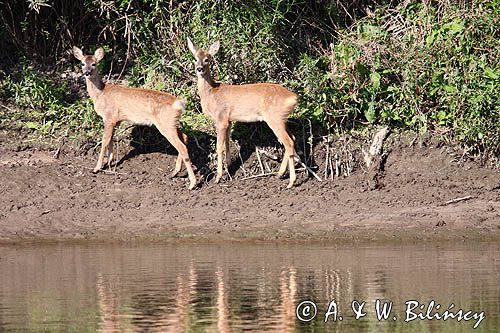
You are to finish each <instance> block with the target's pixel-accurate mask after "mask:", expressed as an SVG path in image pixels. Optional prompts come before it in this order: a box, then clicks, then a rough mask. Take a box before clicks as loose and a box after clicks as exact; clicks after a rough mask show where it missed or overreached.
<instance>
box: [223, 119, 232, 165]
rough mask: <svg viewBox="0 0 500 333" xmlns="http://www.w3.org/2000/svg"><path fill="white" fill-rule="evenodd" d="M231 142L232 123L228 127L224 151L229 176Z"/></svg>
mask: <svg viewBox="0 0 500 333" xmlns="http://www.w3.org/2000/svg"><path fill="white" fill-rule="evenodd" d="M230 141H231V123H229V126H228V127H227V130H226V141H225V145H224V151H225V154H226V170H227V173H228V174H229V165H230V164H231V150H230V149H229V143H230Z"/></svg>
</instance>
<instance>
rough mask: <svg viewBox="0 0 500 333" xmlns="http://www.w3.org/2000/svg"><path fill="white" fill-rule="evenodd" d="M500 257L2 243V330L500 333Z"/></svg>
mask: <svg viewBox="0 0 500 333" xmlns="http://www.w3.org/2000/svg"><path fill="white" fill-rule="evenodd" d="M499 258H500V244H497V243H472V242H471V243H469V242H467V243H461V242H451V243H448V242H447V243H419V244H391V243H386V244H377V245H373V244H363V243H362V244H357V243H351V244H335V242H330V243H318V244H311V243H307V244H306V243H304V244H283V243H276V244H274V243H271V244H270V243H238V242H236V243H232V242H229V243H196V242H189V243H187V242H180V243H174V244H148V243H133V244H123V243H120V244H71V245H68V244H53V245H46V244H45V245H39V244H38V245H22V246H10V245H9V246H0V332H9V331H32V332H40V331H47V332H96V331H100V332H241V331H247V332H263V331H268V332H472V331H474V332H496V331H499V328H500V259H499ZM377 300H378V305H379V311H378V313H377V310H376V304H377ZM432 301H434V304H432ZM363 302H364V305H362V304H363ZM391 302H392V303H391ZM312 303H314V305H313V304H312ZM299 304H300V306H298V305H299ZM353 304H354V309H353ZM391 304H392V308H390V310H391V311H390V313H389V311H387V312H386V313H387V314H388V315H387V317H386V318H385V319H384V318H381V320H380V321H379V320H378V318H377V314H380V315H383V313H381V312H382V311H381V310H382V309H383V307H384V305H385V307H386V310H389V309H388V307H389V305H391ZM438 304H439V306H437V305H438ZM297 307H298V309H297ZM422 307H423V308H422ZM430 307H431V308H430ZM429 308H430V309H429ZM354 310H356V311H354ZM445 310H447V313H448V318H447V320H444V318H445ZM459 310H462V311H459ZM427 311H429V313H427ZM356 313H358V315H359V316H360V317H359V318H358V319H356V318H355V314H356ZM363 314H364V316H362V315H363ZM452 314H453V316H452ZM419 316H420V317H419ZM340 317H342V320H341V318H340ZM453 317H454V318H453ZM325 319H327V321H326V323H325ZM459 319H460V320H459ZM475 325H476V327H477V328H476V329H475V330H474V329H473V327H474V326H475Z"/></svg>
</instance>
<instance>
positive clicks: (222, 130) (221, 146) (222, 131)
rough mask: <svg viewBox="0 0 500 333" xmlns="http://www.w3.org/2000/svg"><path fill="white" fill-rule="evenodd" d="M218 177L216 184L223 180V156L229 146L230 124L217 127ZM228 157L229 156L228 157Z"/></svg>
mask: <svg viewBox="0 0 500 333" xmlns="http://www.w3.org/2000/svg"><path fill="white" fill-rule="evenodd" d="M216 127H217V176H216V177H215V182H216V183H219V182H220V180H221V178H222V154H223V153H224V150H225V148H226V146H227V144H226V141H227V132H228V128H229V124H228V123H223V124H218V125H217V126H216ZM226 156H227V155H226Z"/></svg>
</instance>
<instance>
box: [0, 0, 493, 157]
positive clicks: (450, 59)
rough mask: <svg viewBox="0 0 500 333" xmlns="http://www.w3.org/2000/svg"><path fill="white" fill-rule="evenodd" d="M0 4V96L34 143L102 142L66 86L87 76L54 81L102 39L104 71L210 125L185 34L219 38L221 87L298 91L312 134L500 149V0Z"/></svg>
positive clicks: (191, 127)
mask: <svg viewBox="0 0 500 333" xmlns="http://www.w3.org/2000/svg"><path fill="white" fill-rule="evenodd" d="M5 2H6V4H8V5H7V6H4V7H3V8H2V9H0V15H1V19H2V20H1V21H0V25H1V28H2V29H1V31H2V32H1V33H0V44H1V46H2V47H3V49H4V50H8V51H9V52H8V54H13V55H15V56H13V57H11V58H10V59H8V58H5V57H4V58H2V59H0V60H1V63H2V69H1V70H0V75H2V71H3V72H4V73H3V75H2V76H3V80H2V81H1V82H0V94H1V96H2V97H3V98H4V99H8V100H10V101H11V102H12V103H15V104H16V105H17V106H19V107H20V108H21V109H22V110H23V115H22V116H21V117H19V120H18V121H19V122H20V123H22V126H25V127H28V128H30V129H31V130H32V131H33V133H34V135H38V136H40V137H58V136H60V135H62V134H65V135H72V136H75V137H76V136H79V135H86V136H90V137H96V138H98V137H99V136H100V134H99V133H100V128H101V127H100V126H101V125H100V120H99V118H98V117H97V116H96V115H95V113H94V112H93V111H92V105H91V103H90V101H89V99H88V97H87V96H86V95H85V94H78V93H76V94H75V92H74V89H72V88H71V87H69V86H72V87H73V86H74V85H75V84H79V85H80V87H81V88H82V89H83V88H84V83H83V82H82V81H80V82H75V79H72V78H71V76H66V78H65V79H62V78H61V75H60V73H63V72H65V71H68V69H69V70H70V71H76V72H78V71H79V68H78V65H77V62H76V61H74V59H72V56H71V55H70V54H69V53H68V52H67V50H69V49H70V47H71V46H72V45H79V46H83V47H84V51H86V52H92V51H94V50H95V49H96V48H97V47H98V46H103V47H104V48H105V50H106V51H107V56H106V58H105V61H104V63H103V65H102V66H101V69H100V70H101V73H102V74H112V76H111V77H112V78H118V79H126V81H127V84H128V85H130V86H138V87H146V88H152V89H159V90H165V91H168V92H171V93H173V94H176V95H182V96H184V97H185V98H186V99H187V101H188V105H187V110H188V111H187V112H186V113H185V114H184V115H183V117H182V123H183V126H184V128H185V129H186V130H187V131H191V132H195V131H206V130H207V129H209V128H211V123H210V120H209V119H207V118H206V117H205V116H204V115H203V114H201V110H200V104H199V99H198V97H197V94H196V84H195V77H194V68H193V65H192V63H193V59H192V56H191V54H190V53H189V51H188V49H187V45H186V38H187V37H188V36H189V37H191V39H192V40H194V41H195V42H196V43H197V44H198V45H199V46H202V47H208V46H209V45H210V44H211V43H212V42H213V41H215V40H220V41H221V45H222V47H221V51H220V53H219V54H217V56H216V64H215V68H214V72H215V73H216V76H217V77H218V78H219V79H220V80H221V81H224V82H227V83H232V84H241V83H250V82H264V81H265V82H278V83H282V84H284V85H285V86H287V87H288V88H289V89H291V90H293V91H295V92H296V93H298V94H299V95H300V105H299V107H298V108H297V110H296V111H295V114H294V115H293V117H294V118H299V119H308V120H310V121H312V123H313V124H315V126H316V127H318V128H317V130H318V132H321V133H334V134H339V133H342V134H345V133H349V132H350V131H357V132H367V131H369V130H370V129H371V128H373V127H374V126H378V125H389V126H391V127H393V128H399V129H402V130H405V129H408V130H413V131H417V132H420V133H422V134H423V133H430V134H433V135H441V136H443V137H446V138H448V139H450V140H456V141H458V142H460V144H461V145H462V146H463V148H464V150H465V151H466V152H467V153H468V154H476V155H477V154H478V155H482V156H484V157H496V158H498V156H499V153H500V152H499V149H500V148H499V147H500V124H499V123H500V121H499V119H500V105H499V103H500V102H499V101H500V96H499V91H500V89H499V86H500V65H499V62H498V58H499V55H500V52H499V51H500V47H499V40H500V36H499V30H498V24H499V17H500V15H499V14H500V10H499V1H498V0H490V1H474V2H469V1H445V0H440V1H434V2H416V1H404V2H392V1H359V2H347V1H320V2H307V1H293V0H289V1H284V0H271V1H261V0H252V1H237V0H234V1H228V0H225V1H209V0H200V1H196V2H182V1H166V0H154V1H153V0H145V1H142V2H133V1H131V0H121V1H75V2H73V3H71V4H69V3H67V2H65V1H63V0H59V1H57V0H53V1H50V0H37V1H34V0H28V1H24V2H17V1H14V0H7V1H5ZM82 12H84V13H85V14H84V15H83V16H80V17H79V20H77V16H78V15H80V13H82ZM30 36H35V37H33V38H31V39H30V38H29V37H30ZM44 36H45V37H44ZM12 68H19V70H12ZM47 68H49V69H50V70H47ZM68 133H69V134H68Z"/></svg>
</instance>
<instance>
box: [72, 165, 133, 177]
mask: <svg viewBox="0 0 500 333" xmlns="http://www.w3.org/2000/svg"><path fill="white" fill-rule="evenodd" d="M81 167H82V168H84V169H87V170H94V168H88V167H86V166H81ZM99 172H103V173H105V174H108V175H118V176H124V175H126V173H122V172H116V171H111V170H105V169H101V170H99Z"/></svg>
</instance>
